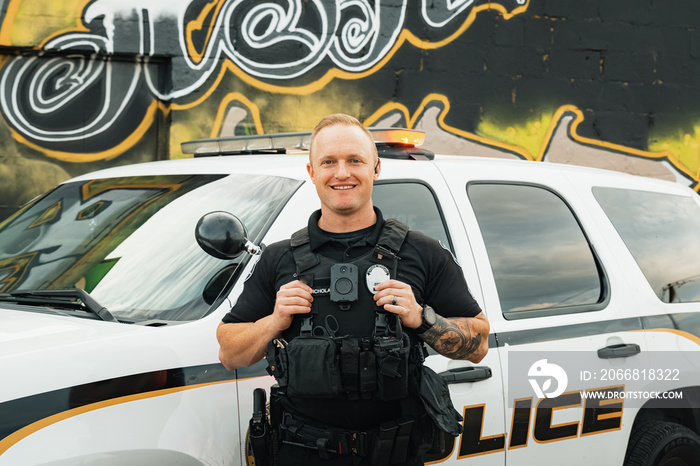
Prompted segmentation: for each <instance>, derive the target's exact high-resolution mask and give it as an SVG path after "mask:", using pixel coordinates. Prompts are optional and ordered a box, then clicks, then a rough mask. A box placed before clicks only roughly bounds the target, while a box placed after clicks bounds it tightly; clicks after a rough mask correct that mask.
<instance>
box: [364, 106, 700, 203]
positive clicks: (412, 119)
mask: <svg viewBox="0 0 700 466" xmlns="http://www.w3.org/2000/svg"><path fill="white" fill-rule="evenodd" d="M434 101H438V102H440V103H442V105H443V106H444V108H443V109H442V110H441V111H440V114H439V115H438V120H437V123H438V126H439V127H440V128H441V129H443V130H444V131H446V132H448V133H451V134H454V135H456V136H459V137H462V138H464V139H468V140H472V141H474V142H476V143H479V144H483V145H487V146H490V147H494V148H497V149H500V150H504V151H507V152H511V153H515V154H517V155H519V156H520V157H522V158H523V159H525V160H531V161H536V162H541V161H542V160H543V158H544V155H545V154H546V152H547V148H548V147H549V145H550V143H551V141H552V137H553V136H554V132H555V130H556V129H557V127H558V126H559V124H560V123H561V120H562V118H564V117H565V116H566V114H567V113H572V114H574V119H573V121H572V122H571V123H570V124H569V127H568V129H567V133H568V135H569V137H570V138H571V139H572V140H573V141H574V142H577V143H579V144H584V145H588V146H594V147H598V148H601V149H604V150H606V151H612V152H618V153H622V154H623V155H631V156H636V157H641V158H645V159H654V160H661V159H666V160H668V161H669V162H670V163H671V164H672V165H673V166H674V167H675V168H676V169H677V170H679V171H680V172H682V173H684V174H685V175H686V176H688V177H689V178H690V179H692V180H695V181H696V182H699V181H700V178H699V177H698V176H697V175H696V174H694V173H692V172H691V171H690V170H689V169H688V168H687V167H685V166H684V165H683V164H682V163H681V162H680V160H678V158H677V157H676V156H674V155H673V153H672V152H671V151H669V150H664V151H661V152H650V151H645V150H640V149H634V148H632V147H627V146H623V145H621V144H615V143H612V142H606V141H601V140H599V139H593V138H587V137H584V136H581V135H579V134H578V126H579V125H580V124H581V123H582V122H583V120H584V115H583V112H582V111H581V110H580V109H579V108H578V107H576V106H574V105H562V106H561V107H559V108H558V109H557V110H556V111H555V112H554V115H553V117H552V121H551V123H550V124H549V127H548V128H547V131H546V133H545V137H544V139H543V141H542V145H541V146H540V149H539V151H538V153H537V155H535V156H533V155H532V154H530V152H529V151H528V150H527V149H524V148H522V147H519V146H515V145H513V144H508V143H504V142H500V141H497V140H495V139H490V138H486V137H482V136H478V135H476V134H474V133H470V132H468V131H464V130H461V129H458V128H454V127H452V126H449V125H448V124H447V123H445V117H446V116H447V113H449V111H450V102H449V99H448V98H447V97H446V96H445V95H442V94H428V95H427V96H426V97H425V98H424V99H423V101H422V102H421V104H420V105H419V106H418V109H417V110H416V111H415V112H414V113H413V115H411V112H410V111H409V110H408V108H407V107H406V106H405V105H403V104H401V103H398V102H390V103H387V104H384V105H383V106H381V107H380V108H379V109H378V110H377V111H375V112H374V113H373V114H372V115H371V116H370V117H369V118H367V119H366V120H365V121H364V122H363V124H364V125H365V126H371V125H373V124H375V123H376V122H377V121H378V120H379V119H380V118H382V117H384V116H385V115H386V114H387V113H389V112H391V111H399V112H401V113H402V114H403V115H404V118H405V119H406V125H407V127H408V128H413V127H414V126H415V124H416V122H417V120H418V118H419V117H420V116H421V115H422V114H423V112H424V111H425V108H426V107H427V106H428V105H429V104H430V103H431V102H434ZM693 189H694V190H695V191H696V192H697V191H699V190H700V183H696V186H695V187H694V188H693Z"/></svg>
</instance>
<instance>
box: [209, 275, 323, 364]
mask: <svg viewBox="0 0 700 466" xmlns="http://www.w3.org/2000/svg"><path fill="white" fill-rule="evenodd" d="M312 292H313V290H312V289H311V287H309V286H308V285H306V284H304V283H303V282H301V281H299V280H295V281H293V282H289V283H287V284H286V285H283V286H281V287H280V289H279V291H278V292H277V295H276V297H275V308H274V310H273V312H272V314H270V315H268V316H266V317H263V318H262V319H260V320H258V321H256V322H243V323H238V324H224V323H223V322H222V323H221V324H219V327H218V329H217V331H216V336H217V338H218V340H219V346H220V348H219V360H220V361H221V363H222V364H223V365H224V366H225V367H226V368H227V369H230V370H233V369H236V368H239V367H247V366H250V365H252V364H255V363H256V362H258V361H260V360H261V359H262V358H263V356H265V349H266V347H267V343H268V342H269V341H271V340H273V339H275V338H277V337H279V336H280V335H281V334H282V332H284V331H285V330H287V329H288V328H289V326H290V325H292V320H293V319H294V315H295V314H305V313H309V312H311V303H312V301H313V300H314V298H313V295H312Z"/></svg>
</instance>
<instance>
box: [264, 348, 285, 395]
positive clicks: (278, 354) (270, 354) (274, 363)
mask: <svg viewBox="0 0 700 466" xmlns="http://www.w3.org/2000/svg"><path fill="white" fill-rule="evenodd" d="M287 344H288V343H287V342H286V341H284V340H283V339H281V338H275V339H274V340H272V341H271V342H269V343H268V344H267V349H266V350H265V359H267V372H268V373H269V374H270V375H272V376H274V377H275V380H277V384H278V385H279V386H280V387H281V388H285V387H286V386H287V373H288V372H289V362H288V360H287Z"/></svg>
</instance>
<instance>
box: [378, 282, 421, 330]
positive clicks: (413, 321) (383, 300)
mask: <svg viewBox="0 0 700 466" xmlns="http://www.w3.org/2000/svg"><path fill="white" fill-rule="evenodd" d="M374 289H375V290H376V291H377V292H376V293H375V295H374V301H375V302H376V303H377V306H380V307H384V310H386V311H388V312H391V313H393V314H396V315H397V316H399V317H400V318H401V322H402V323H403V324H404V325H405V326H407V327H409V328H416V327H418V326H420V324H421V322H422V319H423V317H422V310H423V307H422V306H421V305H420V304H418V302H417V301H416V297H415V295H414V294H413V289H411V287H410V286H409V285H407V284H406V283H403V282H400V281H398V280H387V281H385V282H382V283H380V284H378V285H377V286H375V288H374Z"/></svg>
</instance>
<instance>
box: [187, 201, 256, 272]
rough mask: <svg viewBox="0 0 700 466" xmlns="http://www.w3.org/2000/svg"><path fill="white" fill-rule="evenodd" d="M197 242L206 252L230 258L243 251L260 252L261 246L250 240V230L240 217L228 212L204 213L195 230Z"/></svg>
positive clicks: (225, 258) (226, 258)
mask: <svg viewBox="0 0 700 466" xmlns="http://www.w3.org/2000/svg"><path fill="white" fill-rule="evenodd" d="M194 236H195V238H196V239H197V244H199V247H201V248H202V249H203V250H204V252H206V253H207V254H209V255H210V256H213V257H216V258H217V259H224V260H230V259H233V258H235V257H236V256H238V255H239V254H240V253H241V252H243V251H247V252H248V253H249V254H251V255H254V254H260V252H261V249H260V247H259V246H256V245H255V244H253V243H251V242H250V241H248V238H247V236H248V232H247V231H246V229H245V225H243V222H241V221H240V220H239V219H238V217H236V216H235V215H233V214H230V213H228V212H222V211H216V212H209V213H208V214H204V215H203V216H202V218H200V219H199V221H198V222H197V226H196V227H195V230H194Z"/></svg>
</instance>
